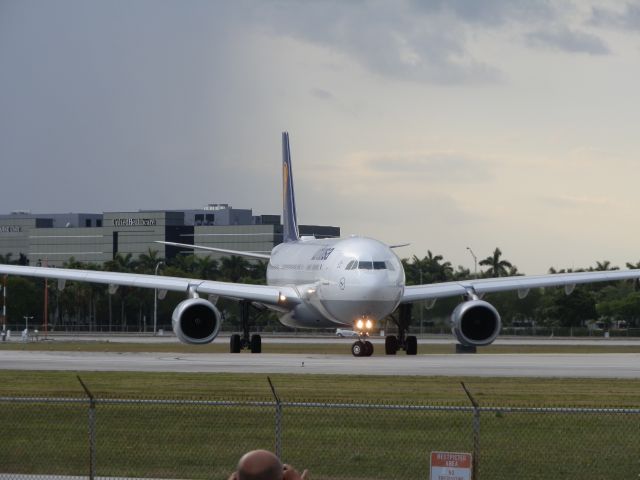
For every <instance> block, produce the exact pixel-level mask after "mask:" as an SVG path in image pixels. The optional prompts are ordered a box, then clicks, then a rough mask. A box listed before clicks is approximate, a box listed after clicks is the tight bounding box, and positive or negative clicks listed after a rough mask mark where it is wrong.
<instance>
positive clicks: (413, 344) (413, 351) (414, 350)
mask: <svg viewBox="0 0 640 480" xmlns="http://www.w3.org/2000/svg"><path fill="white" fill-rule="evenodd" d="M417 354H418V339H417V338H416V337H415V336H413V335H409V336H408V337H407V355H417Z"/></svg>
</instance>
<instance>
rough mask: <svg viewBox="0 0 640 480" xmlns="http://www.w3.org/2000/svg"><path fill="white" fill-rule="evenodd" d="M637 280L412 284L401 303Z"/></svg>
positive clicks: (588, 275)
mask: <svg viewBox="0 0 640 480" xmlns="http://www.w3.org/2000/svg"><path fill="white" fill-rule="evenodd" d="M637 278H640V270H609V271H604V272H576V273H556V274H548V275H530V276H516V277H500V278H479V279H473V280H462V281H459V282H444V283H433V284H428V285H412V286H407V287H405V289H404V294H403V296H402V299H401V300H400V302H401V303H411V302H416V301H420V300H428V299H434V298H443V297H452V296H456V295H466V294H469V293H475V294H477V295H478V296H482V295H483V294H485V293H494V292H505V291H509V290H512V291H513V290H517V291H518V294H519V295H520V296H521V297H524V296H526V294H527V293H528V291H529V289H531V288H542V287H562V286H564V287H565V288H566V289H567V292H569V293H571V291H572V290H573V288H574V287H575V286H576V285H579V284H582V283H597V282H612V281H616V280H631V279H637Z"/></svg>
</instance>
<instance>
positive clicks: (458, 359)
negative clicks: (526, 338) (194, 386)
mask: <svg viewBox="0 0 640 480" xmlns="http://www.w3.org/2000/svg"><path fill="white" fill-rule="evenodd" d="M0 369H2V370H25V371H28V370H64V371H127V372H133V371H136V372H185V373H194V372H209V373H213V372H228V373H265V374H268V373H293V374H334V375H418V376H460V377H548V378H552V377H574V378H640V354H636V353H616V354H609V353H602V354H591V355H590V354H535V355H528V354H501V355H493V354H477V355H454V354H452V355H417V356H414V357H409V356H406V355H397V356H373V357H369V358H356V357H352V356H350V355H321V354H264V353H263V354H259V355H253V354H250V353H241V354H228V353H218V354H178V353H175V354H171V353H95V352H42V351H19V350H5V351H0Z"/></svg>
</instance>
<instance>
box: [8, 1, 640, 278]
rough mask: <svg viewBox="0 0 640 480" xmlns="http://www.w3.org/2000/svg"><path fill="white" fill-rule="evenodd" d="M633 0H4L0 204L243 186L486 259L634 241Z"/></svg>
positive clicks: (134, 200)
mask: <svg viewBox="0 0 640 480" xmlns="http://www.w3.org/2000/svg"><path fill="white" fill-rule="evenodd" d="M638 85H640V1H636V2H628V1H621V2H612V1H607V2H590V1H582V0H580V1H574V2H572V1H562V2H561V1H558V2H547V1H535V0H484V1H477V0H433V1H428V0H423V1H410V0H406V1H349V2H345V1H341V0H340V1H338V0H336V1H325V2H320V1H317V2H301V1H291V2H290V1H285V0H279V1H264V0H261V1H255V2H252V1H228V2H222V1H220V2H216V1H177V0H173V1H161V0H153V1H151V0H149V1H146V0H135V1H129V0H127V1H125V0H121V1H118V0H115V1H90V0H89V1H87V0H77V1H72V0H57V1H55V2H54V1H45V0H42V1H32V0H0V178H1V182H0V212H2V213H8V212H10V211H12V210H18V209H20V210H24V209H28V210H31V211H32V212H34V213H41V212H47V213H48V212H69V211H73V212H98V213H99V212H103V211H114V210H115V211H120V210H126V211H132V210H138V209H145V208H153V209H162V208H166V209H177V208H199V207H202V206H204V205H206V204H207V203H230V204H231V205H233V206H234V207H236V208H253V211H254V214H271V213H280V210H281V204H280V202H281V194H280V175H281V170H280V161H281V150H280V148H281V147H280V140H281V132H282V131H283V130H287V131H289V132H290V135H291V150H292V155H293V169H294V176H295V180H296V193H297V196H298V198H297V210H298V215H299V221H300V223H307V224H309V223H316V224H331V225H338V226H340V227H341V228H342V232H343V235H349V234H360V235H366V236H371V237H375V238H378V239H380V240H382V241H385V242H389V243H401V242H411V244H412V245H411V246H410V247H408V248H403V249H399V250H398V251H397V253H398V254H399V255H400V256H401V257H408V256H411V255H412V254H417V255H419V256H423V255H425V254H426V252H427V249H430V250H431V251H433V252H434V253H438V254H442V255H444V257H445V258H446V259H447V260H450V261H451V262H452V263H453V264H454V266H455V265H459V264H461V265H464V266H466V267H467V268H470V269H472V270H473V259H472V257H471V255H470V254H469V252H468V251H467V250H466V247H467V246H470V247H471V248H472V249H473V250H474V252H475V253H476V255H477V256H478V257H486V256H488V255H489V254H490V253H491V252H492V250H493V249H494V248H495V247H496V246H499V247H500V248H501V249H502V251H503V252H504V256H505V257H506V258H507V259H509V260H511V261H512V262H513V263H515V264H516V265H517V266H518V267H519V268H520V270H521V271H524V272H526V273H530V274H534V273H545V272H546V271H547V269H548V268H549V267H550V266H554V267H556V268H572V267H573V268H577V267H588V266H590V265H594V264H595V262H596V261H597V260H600V261H602V260H605V259H607V260H611V261H612V262H613V263H614V264H616V265H619V266H622V267H624V263H625V262H627V261H633V262H637V261H640V215H639V214H638V209H639V207H640V187H639V186H638V184H639V179H640V175H639V174H640V165H639V163H638V155H639V153H640V132H639V130H638V128H639V126H640V96H639V95H638Z"/></svg>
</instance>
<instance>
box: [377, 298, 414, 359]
mask: <svg viewBox="0 0 640 480" xmlns="http://www.w3.org/2000/svg"><path fill="white" fill-rule="evenodd" d="M412 308H413V304H411V303H403V304H402V305H400V308H399V310H398V314H399V315H398V318H395V317H391V318H393V321H394V322H395V324H396V325H397V326H398V336H397V337H396V336H395V335H388V336H387V337H386V338H385V339H384V353H385V354H387V355H395V354H396V353H397V352H398V350H404V351H405V352H407V355H416V354H417V353H418V339H417V338H416V337H415V336H414V335H407V331H408V330H409V324H410V323H411V309H412Z"/></svg>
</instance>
